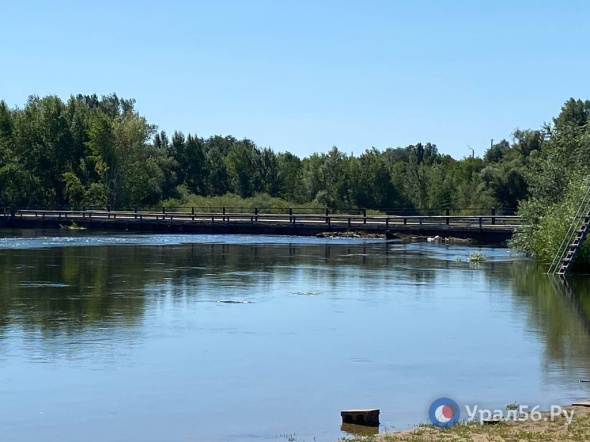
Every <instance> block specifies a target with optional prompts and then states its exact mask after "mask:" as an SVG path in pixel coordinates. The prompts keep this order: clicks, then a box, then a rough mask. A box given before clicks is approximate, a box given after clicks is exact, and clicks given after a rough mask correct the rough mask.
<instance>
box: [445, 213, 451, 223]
mask: <svg viewBox="0 0 590 442" xmlns="http://www.w3.org/2000/svg"><path fill="white" fill-rule="evenodd" d="M449 212H450V211H449V209H446V210H445V215H447V219H446V224H447V226H448V225H449Z"/></svg>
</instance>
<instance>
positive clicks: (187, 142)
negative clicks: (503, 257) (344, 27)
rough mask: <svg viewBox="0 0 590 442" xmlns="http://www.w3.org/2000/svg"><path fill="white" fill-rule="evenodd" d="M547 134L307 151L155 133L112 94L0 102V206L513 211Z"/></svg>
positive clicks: (524, 192) (131, 103) (129, 104)
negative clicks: (469, 150)
mask: <svg viewBox="0 0 590 442" xmlns="http://www.w3.org/2000/svg"><path fill="white" fill-rule="evenodd" d="M544 142H545V138H544V134H543V132H542V131H541V130H524V131H521V130H517V131H515V132H514V134H513V140H512V142H508V141H506V140H502V141H500V142H498V143H496V144H494V145H493V146H491V147H490V149H488V150H487V151H486V153H485V155H484V156H483V158H479V157H476V158H472V157H467V158H462V159H454V158H452V157H451V156H449V155H445V154H441V153H439V152H438V149H437V147H436V145H435V144H433V143H430V142H427V143H416V144H414V145H410V146H406V147H395V148H387V149H384V150H378V149H376V148H374V147H373V148H370V149H367V150H365V151H364V152H363V153H361V154H360V155H358V156H355V155H349V154H346V153H345V152H343V151H341V150H340V149H338V148H337V147H333V148H332V149H330V151H329V152H328V153H315V154H312V155H310V156H308V157H305V158H299V157H298V156H296V155H294V154H292V153H290V152H276V151H274V150H273V149H271V148H268V147H260V146H257V145H256V144H255V143H254V142H253V141H251V140H248V139H242V140H238V139H236V138H234V137H232V136H212V137H209V138H203V137H199V136H198V135H197V134H191V133H188V134H186V135H185V134H183V133H182V132H180V131H175V132H174V133H173V134H172V135H169V134H167V133H166V132H164V131H158V130H157V127H156V126H155V125H153V124H151V123H149V122H148V121H147V120H146V119H145V117H143V116H141V115H140V114H139V113H138V112H137V111H136V109H135V100H132V99H124V98H120V97H118V96H117V95H115V94H112V95H108V96H102V97H98V96H97V95H76V96H71V97H70V98H69V99H68V100H67V101H65V102H64V101H62V100H61V99H60V98H59V97H57V96H47V97H43V98H40V97H37V96H31V97H30V98H29V99H28V101H27V102H26V104H25V105H24V107H22V108H10V107H9V106H8V105H7V104H6V102H4V101H0V206H28V207H32V206H60V207H80V206H111V207H113V208H124V207H137V206H139V207H146V206H155V205H159V204H162V203H166V202H169V201H174V202H176V203H179V204H182V203H186V202H187V201H189V200H190V198H191V197H192V196H194V195H200V196H205V197H211V196H220V195H225V194H234V195H238V196H239V197H241V198H248V197H251V196H253V195H258V194H264V195H269V196H270V197H274V198H281V199H283V200H285V201H287V202H290V203H293V204H299V205H305V204H313V205H314V206H315V207H319V206H322V207H326V208H329V209H332V210H345V209H349V208H355V207H356V208H367V209H375V210H379V209H384V208H401V207H403V208H410V209H412V208H413V209H427V208H436V209H444V208H464V209H468V208H483V207H487V208H489V207H497V208H498V209H506V210H510V209H514V208H516V207H517V205H518V202H519V201H520V200H522V199H524V198H526V197H527V196H528V194H529V189H528V187H529V184H528V182H527V180H526V179H525V174H524V170H525V168H526V166H527V164H528V163H529V161H530V159H531V157H533V156H534V155H535V153H536V152H538V151H540V150H541V148H542V145H543V143H544Z"/></svg>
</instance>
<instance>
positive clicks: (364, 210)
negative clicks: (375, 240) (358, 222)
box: [363, 209, 367, 224]
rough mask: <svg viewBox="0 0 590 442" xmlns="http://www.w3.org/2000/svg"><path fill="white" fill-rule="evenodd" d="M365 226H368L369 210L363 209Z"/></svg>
mask: <svg viewBox="0 0 590 442" xmlns="http://www.w3.org/2000/svg"><path fill="white" fill-rule="evenodd" d="M363 224H367V209H363Z"/></svg>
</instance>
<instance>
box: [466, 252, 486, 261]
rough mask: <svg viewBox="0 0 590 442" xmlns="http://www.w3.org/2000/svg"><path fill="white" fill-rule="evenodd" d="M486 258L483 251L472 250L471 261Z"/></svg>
mask: <svg viewBox="0 0 590 442" xmlns="http://www.w3.org/2000/svg"><path fill="white" fill-rule="evenodd" d="M485 260H486V256H485V255H484V254H483V253H482V252H477V251H475V252H471V253H470V254H469V262H484V261H485Z"/></svg>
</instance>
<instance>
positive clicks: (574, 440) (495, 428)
mask: <svg viewBox="0 0 590 442" xmlns="http://www.w3.org/2000/svg"><path fill="white" fill-rule="evenodd" d="M571 410H572V409H571V408H569V411H571ZM543 416H544V417H548V416H549V415H548V414H545V413H544V414H543ZM555 440H559V441H567V442H578V441H588V440H590V410H589V409H588V408H585V407H576V408H575V413H574V418H573V420H572V423H571V424H570V425H566V420H565V418H563V417H559V418H556V419H555V420H554V421H553V422H551V421H546V422H545V421H543V420H542V421H539V422H532V421H526V422H513V421H510V422H504V421H502V422H500V423H498V424H496V425H481V424H479V423H460V424H458V425H455V426H454V427H452V428H448V429H439V428H437V427H435V426H434V425H420V426H418V427H416V428H415V429H413V430H409V431H404V432H399V433H384V434H379V435H374V436H361V437H358V438H344V439H341V441H350V442H353V441H354V442H361V441H362V442H370V441H375V442H393V441H406V442H422V441H441V442H445V441H453V442H455V441H477V442H492V441H493V442H504V441H531V442H536V441H555Z"/></svg>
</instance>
